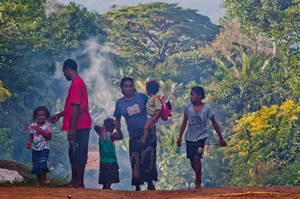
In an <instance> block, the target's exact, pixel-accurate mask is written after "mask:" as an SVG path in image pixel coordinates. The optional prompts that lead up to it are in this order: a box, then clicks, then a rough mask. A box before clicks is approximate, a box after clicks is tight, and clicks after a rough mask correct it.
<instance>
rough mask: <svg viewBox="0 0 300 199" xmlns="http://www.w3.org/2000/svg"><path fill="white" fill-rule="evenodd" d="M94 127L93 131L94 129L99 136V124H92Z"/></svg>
mask: <svg viewBox="0 0 300 199" xmlns="http://www.w3.org/2000/svg"><path fill="white" fill-rule="evenodd" d="M94 129H95V131H96V133H97V134H98V135H99V136H100V134H101V130H102V129H101V126H99V125H95V126H94Z"/></svg>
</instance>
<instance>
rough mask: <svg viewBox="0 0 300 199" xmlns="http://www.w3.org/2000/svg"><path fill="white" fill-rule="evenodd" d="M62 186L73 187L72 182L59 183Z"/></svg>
mask: <svg viewBox="0 0 300 199" xmlns="http://www.w3.org/2000/svg"><path fill="white" fill-rule="evenodd" d="M61 186H62V187H66V188H71V187H73V182H69V183H67V184H64V185H61Z"/></svg>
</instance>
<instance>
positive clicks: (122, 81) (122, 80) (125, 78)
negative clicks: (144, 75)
mask: <svg viewBox="0 0 300 199" xmlns="http://www.w3.org/2000/svg"><path fill="white" fill-rule="evenodd" d="M127 81H131V82H132V84H133V87H134V90H133V92H137V91H136V88H135V86H134V79H133V78H132V77H123V78H122V79H121V83H120V87H121V89H122V87H123V86H124V83H125V82H127ZM122 94H123V95H124V93H123V90H122Z"/></svg>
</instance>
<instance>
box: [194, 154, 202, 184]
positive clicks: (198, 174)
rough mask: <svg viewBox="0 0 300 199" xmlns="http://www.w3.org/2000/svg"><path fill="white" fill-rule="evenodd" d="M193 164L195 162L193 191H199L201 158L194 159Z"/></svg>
mask: <svg viewBox="0 0 300 199" xmlns="http://www.w3.org/2000/svg"><path fill="white" fill-rule="evenodd" d="M194 162H195V173H196V179H195V189H201V176H202V170H201V158H200V157H195V158H194Z"/></svg>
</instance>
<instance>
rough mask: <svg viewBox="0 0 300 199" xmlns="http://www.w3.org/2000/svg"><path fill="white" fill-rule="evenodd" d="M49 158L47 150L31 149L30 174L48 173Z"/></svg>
mask: <svg viewBox="0 0 300 199" xmlns="http://www.w3.org/2000/svg"><path fill="white" fill-rule="evenodd" d="M48 156H49V149H43V150H41V151H37V150H34V149H32V171H31V172H30V173H31V174H41V173H48V172H49V169H48V166H47V160H48Z"/></svg>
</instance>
